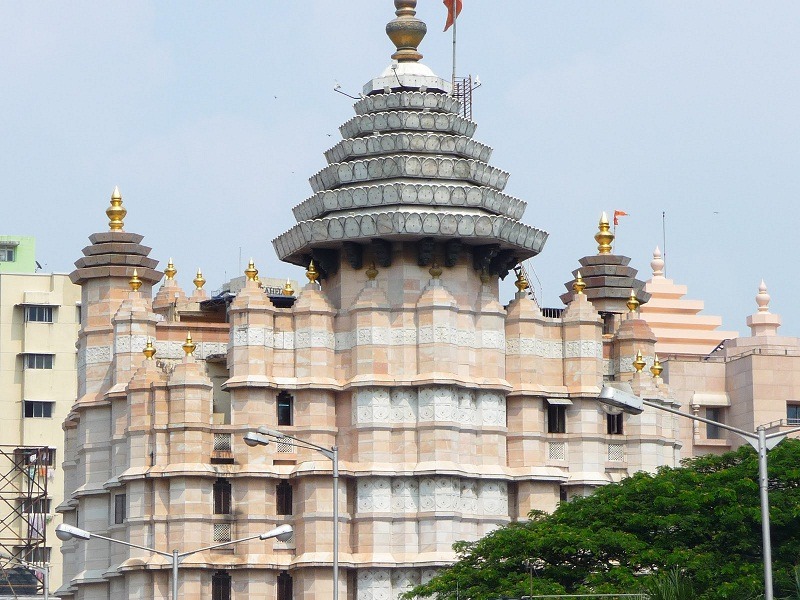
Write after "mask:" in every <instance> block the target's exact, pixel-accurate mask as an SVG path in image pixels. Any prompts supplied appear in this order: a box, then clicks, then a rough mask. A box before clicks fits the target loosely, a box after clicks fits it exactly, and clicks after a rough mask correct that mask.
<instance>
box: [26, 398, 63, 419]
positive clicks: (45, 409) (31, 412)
mask: <svg viewBox="0 0 800 600" xmlns="http://www.w3.org/2000/svg"><path fill="white" fill-rule="evenodd" d="M53 404H55V402H45V401H39V400H25V402H24V403H23V411H24V412H23V414H24V415H25V417H26V418H28V419H30V418H50V417H52V416H53Z"/></svg>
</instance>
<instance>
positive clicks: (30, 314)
mask: <svg viewBox="0 0 800 600" xmlns="http://www.w3.org/2000/svg"><path fill="white" fill-rule="evenodd" d="M25 320H26V321H29V322H35V323H52V322H53V307H52V306H26V307H25Z"/></svg>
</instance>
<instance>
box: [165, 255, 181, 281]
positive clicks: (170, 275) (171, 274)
mask: <svg viewBox="0 0 800 600" xmlns="http://www.w3.org/2000/svg"><path fill="white" fill-rule="evenodd" d="M177 274H178V269H176V268H175V265H174V264H173V263H172V257H170V259H169V262H168V263H167V268H166V269H164V275H166V276H167V279H175V275H177Z"/></svg>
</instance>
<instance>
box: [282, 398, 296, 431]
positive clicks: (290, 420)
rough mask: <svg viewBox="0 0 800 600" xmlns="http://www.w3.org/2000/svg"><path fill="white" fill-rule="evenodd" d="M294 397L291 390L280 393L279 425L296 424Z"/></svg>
mask: <svg viewBox="0 0 800 600" xmlns="http://www.w3.org/2000/svg"><path fill="white" fill-rule="evenodd" d="M293 412H294V398H292V395H291V394H290V393H289V392H281V393H280V394H278V425H289V426H291V425H294V415H293V414H292V413H293Z"/></svg>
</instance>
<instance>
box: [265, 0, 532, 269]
mask: <svg viewBox="0 0 800 600" xmlns="http://www.w3.org/2000/svg"><path fill="white" fill-rule="evenodd" d="M415 5H416V2H415V1H414V0H396V2H395V6H396V7H397V19H395V20H394V21H392V22H391V23H390V24H389V25H388V26H387V33H389V34H390V37H391V38H392V40H393V41H394V43H395V45H397V47H398V51H397V52H396V53H395V54H394V55H393V58H395V59H396V60H397V62H395V63H393V64H392V65H391V66H390V67H388V68H387V69H386V70H385V71H384V72H383V73H382V74H381V75H380V76H379V77H377V78H375V79H373V80H371V81H370V82H369V83H367V84H366V85H365V86H364V92H365V96H364V97H363V98H361V99H360V100H359V101H357V102H356V103H355V112H356V116H355V117H354V118H352V119H350V120H349V121H347V122H346V123H345V124H344V125H342V126H341V127H340V128H339V130H340V132H341V134H342V137H343V138H344V139H343V140H342V141H340V142H339V143H338V144H336V145H335V146H334V147H333V148H331V149H330V150H328V151H327V152H326V153H325V158H326V159H327V162H328V166H327V167H325V168H324V169H322V171H320V172H319V173H317V174H316V175H314V176H313V177H312V178H311V179H310V183H311V187H312V189H313V191H314V195H313V196H311V197H310V198H309V199H307V200H306V201H304V202H302V203H301V204H299V205H298V206H296V207H295V208H294V214H295V218H296V219H297V221H298V224H297V225H295V226H294V227H293V228H292V229H290V230H289V231H287V232H286V233H284V234H283V235H281V236H279V237H278V238H276V239H275V240H274V241H273V245H274V246H275V250H276V252H277V253H278V256H279V257H280V259H281V260H284V261H287V262H290V263H294V264H298V265H303V266H306V265H308V263H309V262H310V260H311V259H312V258H315V259H316V260H315V262H316V263H317V264H318V265H321V266H322V268H323V270H325V269H326V267H327V269H328V270H329V269H330V266H331V265H334V264H336V263H337V262H338V261H337V260H332V259H331V255H330V254H331V252H336V251H338V250H341V249H342V248H345V247H346V248H348V250H347V251H348V253H350V254H352V253H353V251H354V249H355V251H356V252H357V251H358V248H359V247H360V246H361V245H363V244H367V243H372V244H373V245H374V244H375V242H376V241H378V240H383V241H385V242H392V241H407V242H415V241H419V240H423V239H428V240H432V241H434V242H435V241H446V242H455V243H460V244H463V246H468V247H472V250H473V256H474V257H475V258H474V260H473V264H474V265H475V268H476V269H478V268H484V267H485V268H488V270H489V271H490V272H493V273H494V274H496V275H505V273H506V272H507V271H508V269H510V268H511V267H512V266H513V265H515V264H517V263H518V262H520V261H522V260H524V259H526V258H529V257H531V256H534V255H536V254H538V253H539V252H540V251H541V249H542V247H543V246H544V243H545V241H546V239H547V233H546V232H544V231H541V230H539V229H535V228H533V227H530V226H528V225H525V224H523V223H521V222H520V218H521V217H522V214H523V212H524V211H525V203H524V202H523V201H521V200H518V199H517V198H513V197H511V196H508V195H507V194H504V193H503V189H504V188H505V185H506V182H507V181H508V173H506V172H505V171H502V170H501V169H498V168H496V167H492V166H491V165H489V164H488V161H489V158H490V157H491V153H492V150H491V148H489V147H488V146H486V145H484V144H481V143H480V142H477V141H475V140H473V139H472V135H473V134H474V132H475V128H476V124H475V123H474V122H472V121H470V120H467V119H465V118H464V117H462V116H461V114H460V113H461V103H460V102H459V101H458V100H457V99H456V98H454V97H453V96H452V95H450V94H449V93H448V92H449V91H450V87H451V86H450V83H449V82H446V81H444V80H442V79H440V78H439V77H437V76H436V75H435V74H434V73H433V72H432V71H431V70H430V69H429V68H428V67H426V66H425V65H423V64H421V63H419V62H418V60H419V58H421V55H420V54H419V53H418V52H417V51H416V44H417V43H418V41H419V40H420V39H421V36H422V35H424V24H422V28H420V23H421V21H419V20H418V19H416V18H415V17H414V13H415V11H414V10H413V9H414V6H415ZM420 31H422V33H420ZM406 34H407V35H406Z"/></svg>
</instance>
